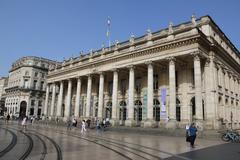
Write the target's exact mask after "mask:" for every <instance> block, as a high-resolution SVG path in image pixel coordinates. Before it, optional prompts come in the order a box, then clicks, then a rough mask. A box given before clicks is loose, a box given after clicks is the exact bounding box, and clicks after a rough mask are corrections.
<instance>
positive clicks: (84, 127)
mask: <svg viewBox="0 0 240 160" xmlns="http://www.w3.org/2000/svg"><path fill="white" fill-rule="evenodd" d="M85 132H86V123H85V120H83V121H82V130H81V133H82V134H84V133H85Z"/></svg>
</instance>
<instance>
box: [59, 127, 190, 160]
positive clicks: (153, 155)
mask: <svg viewBox="0 0 240 160" xmlns="http://www.w3.org/2000/svg"><path fill="white" fill-rule="evenodd" d="M56 132H57V133H61V134H65V135H70V136H72V137H76V138H81V139H85V140H88V141H92V142H96V141H104V142H105V143H108V144H109V145H112V146H113V144H114V145H115V147H118V148H121V149H123V150H125V151H127V152H129V153H132V152H131V151H129V150H128V149H130V150H135V151H138V152H140V153H144V154H146V155H148V156H150V157H152V158H154V159H158V160H161V159H162V158H161V157H159V156H157V155H155V154H151V153H148V152H146V151H144V150H143V149H145V150H146V149H147V150H150V151H155V152H157V153H163V154H165V155H170V156H172V157H175V158H178V159H182V160H191V159H189V158H187V157H183V156H179V155H176V154H173V153H170V152H166V151H162V150H159V149H156V148H152V147H148V146H143V145H139V144H135V143H130V142H125V141H124V142H123V141H119V140H116V139H111V138H110V140H109V138H108V139H105V138H99V137H96V136H92V135H86V136H87V137H89V138H94V140H90V139H87V138H83V137H81V136H79V135H75V134H73V133H66V132H62V131H56ZM114 141H115V142H114ZM122 143H125V144H122ZM126 144H128V145H133V146H136V147H138V148H135V147H130V146H128V145H126ZM116 145H118V146H116ZM120 146H121V147H120ZM108 148H109V147H108ZM126 148H128V149H126ZM139 148H142V149H139ZM132 154H135V155H137V156H138V157H141V158H143V157H142V156H141V155H139V154H137V153H132ZM152 158H151V159H152ZM144 159H148V158H146V157H144Z"/></svg>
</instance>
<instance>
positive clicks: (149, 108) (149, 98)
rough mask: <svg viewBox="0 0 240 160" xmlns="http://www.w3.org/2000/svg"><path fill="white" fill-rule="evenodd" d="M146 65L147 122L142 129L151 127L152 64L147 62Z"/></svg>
mask: <svg viewBox="0 0 240 160" xmlns="http://www.w3.org/2000/svg"><path fill="white" fill-rule="evenodd" d="M147 65H148V81H147V84H148V86H147V87H148V88H147V121H146V122H145V123H144V127H151V126H152V125H153V65H152V62H147Z"/></svg>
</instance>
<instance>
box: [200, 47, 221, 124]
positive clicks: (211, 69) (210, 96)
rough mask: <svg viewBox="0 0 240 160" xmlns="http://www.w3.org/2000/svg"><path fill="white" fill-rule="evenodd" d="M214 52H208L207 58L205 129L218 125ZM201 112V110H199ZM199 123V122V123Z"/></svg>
mask: <svg viewBox="0 0 240 160" xmlns="http://www.w3.org/2000/svg"><path fill="white" fill-rule="evenodd" d="M214 56H215V53H214V52H212V51H211V52H210V55H209V58H208V59H207V63H208V70H207V73H206V76H205V78H206V86H205V87H206V93H205V95H206V97H205V113H206V114H205V117H206V120H205V127H206V129H217V128H218V127H219V121H218V117H217V114H216V113H217V107H218V94H217V92H216V90H217V79H218V77H217V76H216V72H217V68H216V65H215V63H214ZM201 114H202V112H201ZM200 118H201V117H200ZM200 124H201V123H200Z"/></svg>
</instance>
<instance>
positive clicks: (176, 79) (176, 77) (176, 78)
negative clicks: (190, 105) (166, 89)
mask: <svg viewBox="0 0 240 160" xmlns="http://www.w3.org/2000/svg"><path fill="white" fill-rule="evenodd" d="M175 81H176V87H178V71H175Z"/></svg>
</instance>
